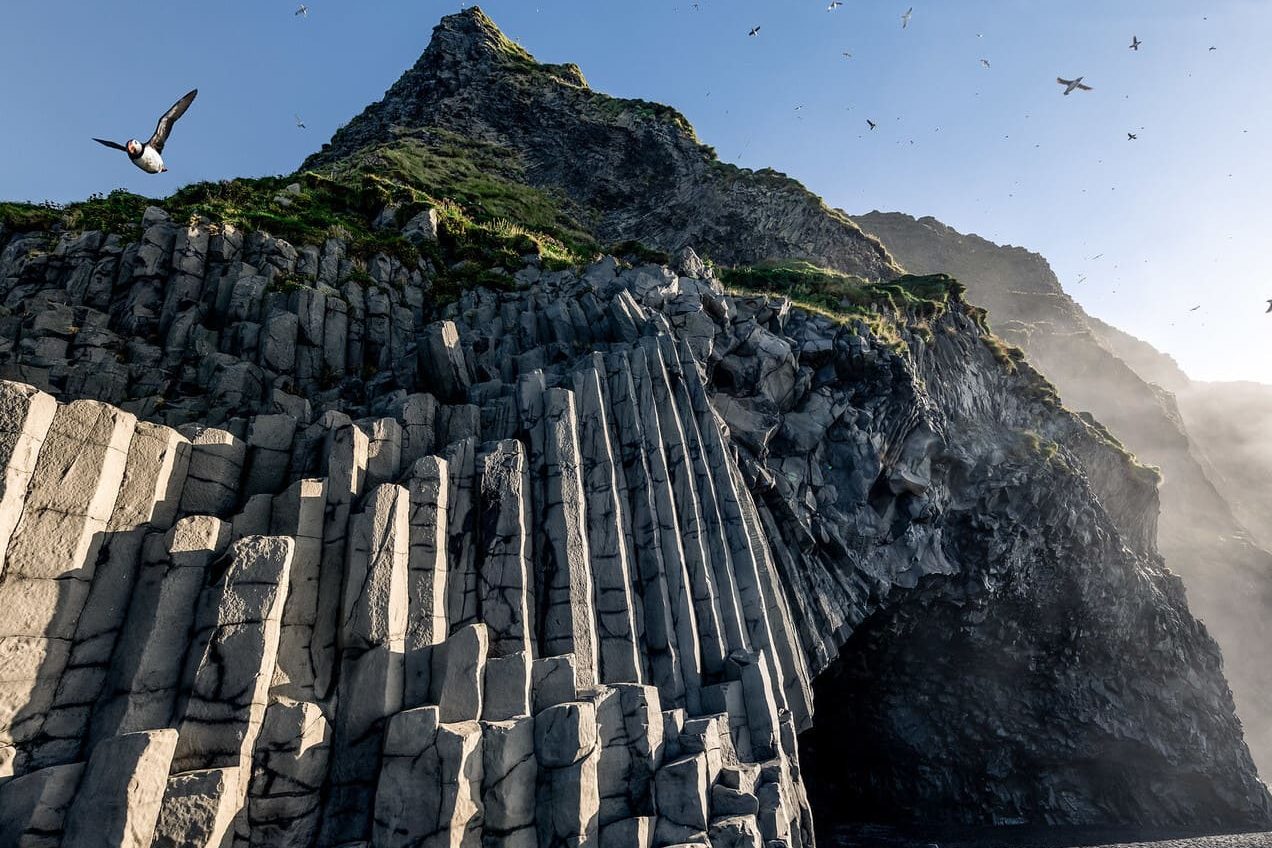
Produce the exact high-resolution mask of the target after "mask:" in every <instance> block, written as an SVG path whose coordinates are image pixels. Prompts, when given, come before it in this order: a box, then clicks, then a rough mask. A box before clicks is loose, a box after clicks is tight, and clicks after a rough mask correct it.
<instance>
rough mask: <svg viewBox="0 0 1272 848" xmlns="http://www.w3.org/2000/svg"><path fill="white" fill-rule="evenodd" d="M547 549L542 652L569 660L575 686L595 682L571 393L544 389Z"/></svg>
mask: <svg viewBox="0 0 1272 848" xmlns="http://www.w3.org/2000/svg"><path fill="white" fill-rule="evenodd" d="M540 426H542V428H543V444H544V457H543V461H544V470H543V474H544V477H545V485H544V496H545V499H546V501H545V502H546V510H545V522H546V526H545V531H546V541H547V544H546V547H545V549H544V550H543V551H542V552H540V553H541V555H542V556H543V557H544V560H543V565H542V567H543V568H544V569H546V571H547V574H546V577H545V579H544V597H542V598H540V599H539V604H540V616H541V619H540V620H541V625H540V627H541V630H542V633H543V634H544V635H543V650H544V653H545V654H547V655H548V656H553V655H560V654H574V674H575V681H576V682H577V683H578V685H580V686H587V685H591V684H593V683H595V682H596V671H597V669H596V655H597V651H596V627H595V624H594V622H595V620H596V615H595V611H594V607H593V602H592V593H593V590H592V575H591V570H590V567H589V562H590V554H589V552H588V544H587V533H586V529H585V527H584V521H585V516H584V509H585V505H584V496H583V481H582V478H581V476H580V468H579V466H580V464H581V460H580V458H579V448H578V434H577V430H576V421H575V412H574V393H573V392H569V391H565V390H562V389H548V390H547V392H546V393H545V394H544V398H543V421H542V424H541V425H540Z"/></svg>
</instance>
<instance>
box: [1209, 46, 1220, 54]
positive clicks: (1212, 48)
mask: <svg viewBox="0 0 1272 848" xmlns="http://www.w3.org/2000/svg"><path fill="white" fill-rule="evenodd" d="M1218 49H1219V48H1218V47H1211V48H1210V52H1211V53H1213V52H1215V51H1216V50H1218Z"/></svg>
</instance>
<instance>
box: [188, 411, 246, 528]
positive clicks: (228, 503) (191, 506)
mask: <svg viewBox="0 0 1272 848" xmlns="http://www.w3.org/2000/svg"><path fill="white" fill-rule="evenodd" d="M178 429H179V430H180V432H181V435H183V436H185V437H186V438H187V439H189V440H190V444H191V446H192V449H191V452H190V470H189V472H188V475H187V477H186V485H185V490H184V491H183V492H182V493H181V511H182V512H184V513H186V514H187V515H189V514H200V513H203V514H209V515H219V516H228V515H229V514H230V513H231V512H232V511H233V509H234V507H235V506H236V505H237V504H238V502H239V482H240V480H241V478H242V475H243V464H244V463H245V462H246V461H247V445H246V444H244V443H243V440H242V439H240V438H239V437H237V436H235V435H234V434H233V433H229V432H226V431H225V430H218V429H216V428H215V427H205V426H202V425H197V424H196V425H189V426H185V427H180V428H178Z"/></svg>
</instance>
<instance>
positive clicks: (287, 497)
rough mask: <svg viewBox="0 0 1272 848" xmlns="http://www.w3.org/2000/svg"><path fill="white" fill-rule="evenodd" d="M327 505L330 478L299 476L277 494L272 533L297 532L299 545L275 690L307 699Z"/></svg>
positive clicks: (311, 686)
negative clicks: (283, 490)
mask: <svg viewBox="0 0 1272 848" xmlns="http://www.w3.org/2000/svg"><path fill="white" fill-rule="evenodd" d="M326 509H327V480H326V479H325V478H319V479H313V478H306V479H303V480H297V481H296V482H295V483H293V484H292V485H291V486H289V487H288V488H287V490H286V491H285V492H283V493H282V494H280V495H278V496H276V497H275V498H274V499H273V505H272V510H271V514H270V529H269V532H270V534H272V535H285V536H290V537H292V541H293V542H294V543H295V550H294V552H293V554H292V566H291V571H290V573H289V577H288V583H287V601H286V603H285V604H284V606H283V624H282V632H281V634H280V636H279V642H278V661H277V663H275V665H274V680H273V684H272V688H271V693H272V694H274V695H286V696H288V697H292V698H298V699H301V700H304V699H306V698H311V697H313V695H314V681H315V680H316V679H317V676H318V674H317V670H316V669H315V667H314V654H313V648H312V646H313V642H314V628H315V626H316V625H317V622H318V611H319V586H320V583H321V580H322V546H323V527H324V522H325V517H326Z"/></svg>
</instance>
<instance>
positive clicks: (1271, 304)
mask: <svg viewBox="0 0 1272 848" xmlns="http://www.w3.org/2000/svg"><path fill="white" fill-rule="evenodd" d="M843 5H844V4H843V2H842V0H831V2H830V4H829V5H828V6H827V7H826V10H827V11H828V12H834V11H835V10H836V9H839V8H840V7H841V6H843ZM693 6H694V8H695V9H697V8H698V7H699V4H698V3H694V4H693ZM461 8H462V6H461ZM293 14H294V16H295V17H298V18H308V17H309V6H308V5H306V4H304V3H301V4H300V5H299V6H298V7H297V8H296V11H295V12H294V13H293ZM913 16H914V7H913V6H911V7H910V8H908V9H906V10H905V12H904V13H903V14H902V15H901V28H902V29H908V28H909V26H910V21H911V19H912V18H913ZM761 28H762V27H761V26H760V25H758V24H757V25H756V26H753V27H751V29H750V31H749V32H748V33H747V35H748V37H750V38H757V37H758V36H759V35H760V30H761ZM1143 45H1144V42H1143V41H1141V40H1140V38H1139V36H1138V35H1132V36H1131V43H1130V45H1129V49H1130V50H1133V51H1135V52H1136V53H1138V52H1139V49H1140V48H1141V47H1142V46H1143ZM1209 49H1210V52H1214V51H1216V50H1217V49H1218V48H1217V47H1215V46H1213V45H1212V46H1211V47H1210V48H1209ZM843 55H844V57H845V58H849V59H851V58H852V54H851V53H850V52H845V53H844V54H843ZM980 64H981V65H982V66H983V67H984V68H986V69H987V70H988V69H989V68H991V64H990V61H989V60H988V59H984V58H982V59H981V60H980ZM1084 79H1085V77H1081V76H1078V77H1074V78H1073V79H1065V78H1064V77H1056V83H1057V84H1059V85H1060V86H1062V87H1063V88H1064V91H1063V92H1062V94H1063V95H1064V96H1066V97H1067V96H1069V95H1070V94H1073V93H1074V92H1075V91H1094V90H1095V89H1094V87H1092V86H1090V85H1087V84H1086V83H1085V82H1084ZM198 94H199V91H198V89H194V90H193V91H190V92H188V93H187V94H186V95H185V96H183V97H182V98H181V99H180V100H178V101H177V102H176V103H174V104H173V105H172V107H171V108H169V109H168V111H166V112H164V114H163V115H162V116H161V117H160V118H159V122H158V124H157V125H156V126H155V131H154V133H153V134H151V136H150V139H149V140H148V141H145V142H142V141H140V140H138V139H135V138H133V139H129V140H128V141H127V142H126V143H124V144H119V143H118V142H114V141H109V140H107V139H102V138H94V139H93V140H94V141H96V142H97V143H98V144H102V145H105V146H106V147H110V148H112V149H115V150H120V151H122V152H124V153H126V154H127V155H128V158H129V160H131V161H132V163H133V164H134V165H136V166H137V167H138V168H140V169H141V170H142V171H145V172H146V173H148V174H161V173H164V172H165V171H167V170H168V169H167V167H166V166H165V165H164V161H163V149H164V145H165V144H166V143H167V141H168V137H169V136H170V135H171V133H172V128H173V126H174V125H175V124H176V122H177V120H178V119H179V118H180V117H181V116H182V115H184V114H185V113H186V110H187V109H189V108H190V104H192V103H193V102H194V99H195V97H197V96H198ZM802 108H803V106H802V105H801V106H796V107H795V109H796V111H799V110H800V109H802ZM294 117H295V119H296V126H297V128H299V129H302V130H303V129H305V122H304V121H303V120H302V119H301V117H300V115H295V116H294ZM866 126H867V127H868V129H869V130H870V131H874V130H875V129H877V128H878V126H879V124H878V123H876V122H875V121H874V120H872V119H870V118H867V119H866ZM1126 139H1127V141H1136V140H1138V139H1139V136H1138V135H1137V134H1136V133H1134V132H1128V133H1127V134H1126ZM910 143H911V144H913V143H914V142H913V141H911V142H910ZM1102 255H1103V254H1101V256H1102ZM1096 258H1099V257H1096ZM1085 279H1086V276H1085V275H1083V276H1082V277H1080V278H1079V279H1078V282H1079V283H1081V282H1083V281H1084V280H1085ZM1200 308H1201V307H1200V306H1196V307H1193V308H1192V309H1190V310H1189V312H1196V311H1197V310H1199V309H1200ZM1266 314H1272V298H1270V299H1269V300H1268V309H1267V313H1266Z"/></svg>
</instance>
